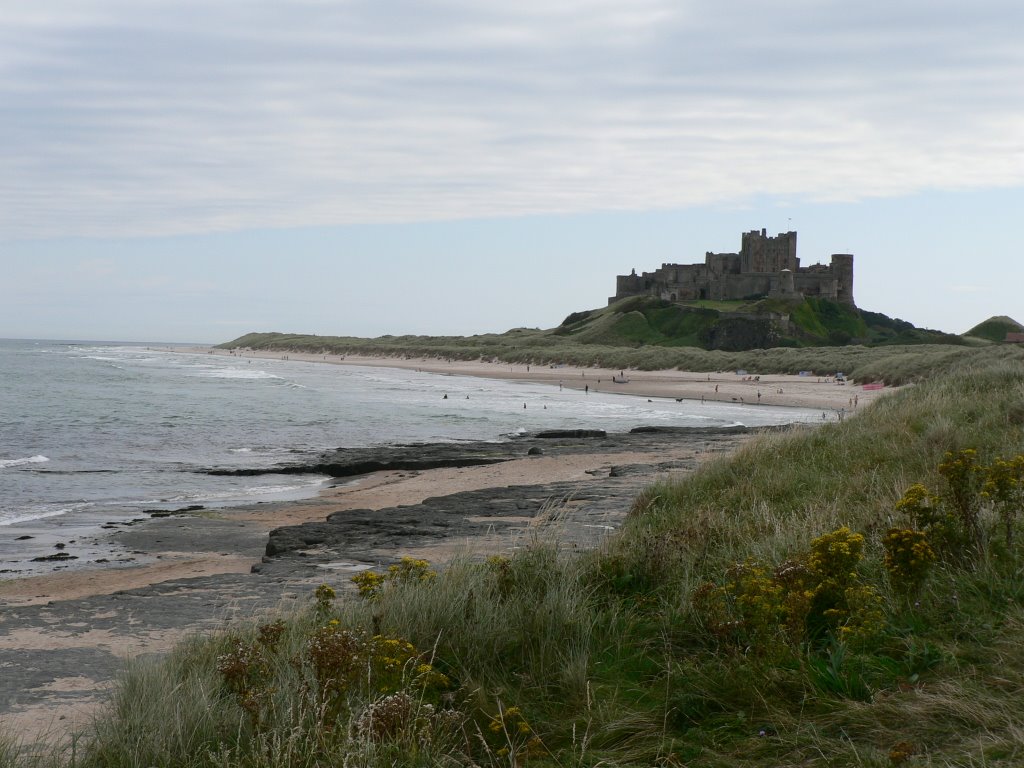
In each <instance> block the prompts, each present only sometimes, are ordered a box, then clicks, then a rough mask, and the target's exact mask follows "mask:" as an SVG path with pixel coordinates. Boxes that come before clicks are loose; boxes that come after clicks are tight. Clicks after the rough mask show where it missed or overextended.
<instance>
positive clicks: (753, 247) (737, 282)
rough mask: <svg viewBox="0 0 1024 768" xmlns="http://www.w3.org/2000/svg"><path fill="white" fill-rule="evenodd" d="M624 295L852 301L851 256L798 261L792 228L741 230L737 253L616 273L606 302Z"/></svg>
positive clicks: (844, 302) (717, 254)
mask: <svg viewBox="0 0 1024 768" xmlns="http://www.w3.org/2000/svg"><path fill="white" fill-rule="evenodd" d="M629 296H656V297H659V298H662V299H666V300H668V301H697V300H700V299H711V300H715V301H734V300H744V299H751V300H752V299H756V298H783V299H802V298H804V297H807V296H813V297H819V298H823V299H829V300H831V301H836V302H839V303H841V304H849V305H850V306H855V305H854V302H853V256H852V255H851V254H848V253H834V254H832V258H831V261H830V263H829V264H813V265H811V266H809V267H801V266H800V259H798V258H797V255H796V232H781V233H779V234H778V235H775V236H774V237H769V236H768V233H767V232H766V230H764V229H762V230H761V231H760V232H758V231H757V230H756V229H755V230H751V231H750V232H744V233H743V235H742V238H741V241H740V251H739V253H712V252H711V251H708V252H707V253H705V254H704V263H703V264H662V265H661V268H660V269H657V270H655V271H654V272H644V273H643V274H640V275H638V274H637V273H636V270H635V269H634V270H633V272H632V273H631V274H629V275H619V276H618V277H617V278H616V281H615V295H614V296H612V297H611V298H610V299H609V300H608V302H609V303H612V302H614V301H618V300H619V299H624V298H627V297H629Z"/></svg>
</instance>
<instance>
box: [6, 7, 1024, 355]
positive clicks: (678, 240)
mask: <svg viewBox="0 0 1024 768" xmlns="http://www.w3.org/2000/svg"><path fill="white" fill-rule="evenodd" d="M0 7H2V8H3V16H2V21H0V147H2V150H0V337H7V338H51V339H52V338H61V339H109V340H126V341H167V342H202V343H206V342H214V343H216V342H221V341H226V340H229V339H232V338H235V337H236V336H239V335H241V334H243V333H246V332H249V331H271V330H277V331H287V332H297V333H319V334H335V335H356V336H378V335H383V334H404V333H416V334H457V335H469V334H474V333H485V332H501V331H505V330H508V329H510V328H514V327H531V328H532V327H552V326H555V325H557V324H558V323H560V322H561V321H562V319H563V318H564V317H565V316H566V315H567V314H569V313H570V312H573V311H578V310H581V309H591V308H594V307H598V306H603V305H604V304H605V303H606V302H607V300H608V297H609V296H610V295H612V294H613V293H614V291H615V276H616V275H617V274H625V273H628V272H629V271H630V270H631V269H633V268H635V269H636V270H637V271H638V272H641V271H652V270H654V269H656V268H657V267H659V266H660V265H661V264H662V263H683V264H688V263H696V262H700V261H703V258H704V253H705V252H706V251H714V252H735V251H737V250H739V246H740V235H741V233H742V232H744V231H748V230H752V229H757V230H760V229H762V228H765V229H767V230H768V232H769V234H775V233H777V232H784V231H788V230H796V231H797V232H798V256H799V257H800V259H801V263H802V264H803V265H804V266H806V265H809V264H813V263H815V262H823V263H828V260H829V257H830V255H831V254H832V253H853V254H854V256H855V266H854V270H855V281H854V296H855V299H856V301H857V304H858V305H859V306H861V307H862V308H864V309H869V310H872V311H876V312H884V313H885V314H888V315H891V316H894V317H900V318H902V319H905V320H909V321H910V322H912V323H914V324H915V325H919V326H923V327H928V328H936V329H939V330H944V331H949V332H954V333H960V332H963V331H965V330H967V329H969V328H970V327H972V326H973V325H975V324H977V323H978V322H981V321H982V320H984V319H986V318H988V317H990V316H992V315H1009V316H1011V317H1015V318H1016V319H1017V320H1019V321H1022V322H1024V299H1022V297H1021V286H1022V285H1024V253H1022V249H1021V248H1020V247H1019V243H1020V241H1021V240H1022V239H1024V237H1022V234H1024V215H1021V214H1022V213H1024V86H1022V84H1024V46H1022V45H1021V44H1020V35H1021V33H1022V32H1024V3H1020V2H1019V0H977V1H976V2H973V3H970V4H966V3H963V2H962V1H959V0H958V2H955V3H954V2H949V1H948V0H902V1H901V2H899V3H893V2H891V0H887V2H876V1H875V0H862V1H861V2H858V3H851V2H849V1H848V0H845V1H844V2H833V0H776V1H775V2H771V3H766V2H764V1H763V0H725V1H724V2H723V1H722V0H630V1H629V2H622V0H615V1H614V2H612V1H611V0H543V2H541V1H540V0H518V2H516V3H498V2H491V1H490V0H418V1H417V2H412V1H411V0H394V1H391V0H198V1H196V0H173V2H171V1H169V0H142V1H140V0H47V2H46V3H24V2H15V0H0Z"/></svg>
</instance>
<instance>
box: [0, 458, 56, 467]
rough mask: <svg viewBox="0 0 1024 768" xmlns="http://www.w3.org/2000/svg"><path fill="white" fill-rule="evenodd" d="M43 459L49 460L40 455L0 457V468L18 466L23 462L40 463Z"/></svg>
mask: <svg viewBox="0 0 1024 768" xmlns="http://www.w3.org/2000/svg"><path fill="white" fill-rule="evenodd" d="M44 461H49V459H48V458H46V457H45V456H42V455H39V456H29V457H28V458H25V459H0V469H8V468H9V467H20V466H22V465H24V464H42V463H43V462H44Z"/></svg>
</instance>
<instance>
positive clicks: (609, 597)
mask: <svg viewBox="0 0 1024 768" xmlns="http://www.w3.org/2000/svg"><path fill="white" fill-rule="evenodd" d="M892 363H893V365H898V364H899V361H892ZM846 367H849V366H846ZM879 374H880V375H881V376H882V377H887V376H888V375H889V373H888V371H887V370H880V371H879ZM966 448H972V449H976V450H977V451H978V454H979V455H980V456H983V457H986V459H990V458H994V457H996V456H1010V455H1016V454H1020V453H1024V351H1020V350H1013V349H1008V348H1006V347H992V348H988V349H985V350H977V351H974V352H972V353H970V354H967V355H966V356H962V357H960V358H958V360H957V362H953V363H950V364H949V366H948V369H947V370H945V371H944V372H943V373H942V374H941V375H935V376H933V377H930V378H927V379H925V380H923V381H921V382H920V383H918V384H916V385H915V386H913V387H908V388H907V389H905V390H904V391H901V392H899V393H897V394H894V395H891V396H889V397H886V398H882V399H880V400H879V401H877V402H876V403H874V404H873V405H872V406H871V407H869V408H866V409H864V410H863V412H861V413H859V414H858V415H857V416H856V417H855V418H852V419H849V420H847V421H846V422H844V423H841V424H828V425H824V426H821V427H819V428H811V429H807V428H801V429H794V430H792V431H791V432H788V433H783V434H777V433H776V434H771V435H765V436H763V437H761V438H758V439H756V441H754V442H751V443H748V444H747V446H746V447H744V448H743V449H742V450H740V451H739V452H737V453H736V454H734V455H732V456H730V457H726V458H722V459H719V460H717V461H715V462H713V463H712V464H710V465H707V466H705V467H704V468H703V469H702V470H701V471H699V472H697V473H696V474H695V475H693V476H691V477H689V478H687V479H684V480H681V481H678V482H669V483H662V484H659V485H656V486H654V487H652V488H650V489H648V490H647V491H646V492H644V493H643V494H642V495H641V496H640V498H638V499H637V500H636V503H635V505H634V507H633V509H632V511H631V513H630V515H629V518H628V520H627V523H626V525H625V526H624V528H623V530H622V531H621V532H620V533H619V534H618V535H617V536H616V537H614V538H612V539H611V540H609V541H608V543H607V544H606V546H604V547H602V548H601V549H600V550H599V551H595V552H590V553H584V554H579V553H573V554H569V553H565V552H562V551H560V550H559V547H558V545H557V542H550V541H548V542H544V541H540V542H536V543H534V544H532V545H530V546H527V547H524V548H522V549H521V550H518V551H517V552H516V553H515V554H514V555H512V556H511V557H509V558H500V559H494V560H491V561H488V562H483V563H481V562H476V561H473V560H471V559H460V560H458V561H456V562H453V563H450V564H449V565H448V566H447V567H446V568H445V569H444V570H442V571H440V572H439V573H437V574H436V576H433V577H430V578H426V577H424V578H416V579H406V580H400V579H395V580H392V581H387V579H386V578H385V580H384V582H383V584H384V586H382V587H381V588H379V589H377V590H376V591H375V592H374V593H373V594H372V595H371V596H369V597H356V596H355V595H354V594H352V593H349V596H347V597H342V598H339V599H338V600H337V601H336V602H335V603H334V604H333V605H326V604H325V601H323V600H321V601H320V603H319V605H318V606H313V605H311V607H310V609H309V610H308V611H306V612H303V613H300V614H297V615H294V616H290V617H288V619H287V621H286V622H285V624H284V625H283V628H282V630H281V632H282V637H281V638H280V640H279V641H278V644H277V645H275V650H274V652H273V653H272V654H269V653H268V654H266V655H260V653H262V652H260V653H257V654H256V656H255V657H253V658H258V663H257V662H252V663H251V665H250V667H249V668H248V669H249V671H252V670H255V673H254V674H256V677H255V678H253V679H255V680H256V681H257V687H258V693H259V694H260V697H259V698H258V699H255V700H257V701H258V702H259V705H258V708H257V709H258V712H259V714H258V717H254V716H253V714H252V712H253V711H254V710H252V709H250V710H247V709H246V708H245V707H244V706H243V705H242V704H244V700H243V699H241V698H240V697H239V696H238V695H237V692H233V689H232V688H231V687H230V686H229V685H227V683H226V679H225V676H224V672H223V666H222V662H221V661H219V660H221V659H223V658H224V657H225V654H226V653H229V652H230V650H231V649H232V648H249V649H255V648H257V647H258V646H257V645H256V644H254V643H257V641H256V640H255V639H254V638H257V637H259V636H260V635H259V630H258V628H257V627H255V626H254V627H238V628H234V629H232V630H231V636H218V637H215V638H210V639H206V640H198V639H197V640H194V641H192V642H190V643H187V644H185V645H183V646H182V647H180V648H179V649H177V650H176V651H175V652H174V653H172V654H171V655H170V656H169V657H167V658H166V659H165V660H163V661H162V662H160V663H149V664H144V665H134V666H133V667H131V668H130V669H129V670H128V671H127V672H126V674H125V678H124V679H123V681H122V682H121V684H120V685H119V687H118V689H117V692H116V694H115V695H114V698H113V700H112V702H111V706H110V707H109V708H108V709H107V710H106V711H105V712H104V713H103V714H102V715H101V716H100V717H99V718H98V719H97V721H96V724H95V726H94V727H93V728H91V729H89V730H88V731H87V732H86V733H83V734H81V735H80V738H79V740H78V742H77V745H78V748H77V751H76V756H75V761H74V764H75V765H77V766H95V767H96V768H99V767H100V766H104V767H106V766H117V767H120V766H124V767H125V768H128V767H129V766H131V767H134V766H139V767H140V768H141V767H142V766H148V765H160V766H190V767H191V766H197V767H198V766H211V767H212V766H223V767H224V768H236V767H237V768H242V767H243V766H245V767H249V766H254V767H255V766H260V767H262V766H271V765H288V766H292V765H297V766H314V765H317V766H319V765H360V766H371V767H372V766H427V765H452V766H456V765H466V766H469V765H477V766H499V765H500V766H512V765H531V766H598V765H601V766H609V767H610V766H681V765H689V766H741V767H744V766H760V765H773V766H796V765H800V766H832V765H859V766H879V767H881V766H889V765H899V764H906V765H910V766H961V765H977V766H1012V765H1020V764H1022V763H1024V741H1022V739H1024V716H1022V715H1021V712H1020V707H1019V697H1020V692H1021V690H1024V607H1022V606H1024V553H1022V552H1021V551H1019V547H1020V544H1019V543H1018V544H1017V547H1018V549H1011V548H1006V547H1000V546H995V545H993V546H992V547H990V548H987V549H986V550H985V551H983V552H979V553H977V556H975V557H973V558H971V559H970V560H969V561H964V562H958V563H947V564H944V565H942V566H941V567H940V566H936V567H935V569H934V572H933V573H932V575H931V576H930V577H929V579H928V580H927V581H926V582H925V583H924V585H923V587H921V588H920V590H919V591H918V592H917V593H916V594H914V595H908V594H905V593H901V592H900V591H899V590H897V589H896V588H895V587H894V586H893V585H892V584H890V583H889V581H888V579H887V577H886V570H885V567H884V566H883V561H882V547H881V543H880V540H881V537H882V535H883V534H884V532H885V531H886V529H888V528H889V527H890V526H892V525H893V524H896V523H901V521H899V520H898V519H897V517H898V516H897V513H896V512H895V509H894V507H895V502H896V501H897V500H898V499H899V498H900V497H901V495H902V494H903V492H904V491H905V490H906V488H907V487H908V486H909V485H910V484H912V483H917V482H920V483H924V484H925V485H927V486H929V487H930V488H934V489H939V488H940V487H941V482H942V480H941V478H940V477H939V475H938V473H937V466H938V464H939V463H940V462H941V461H942V460H943V457H944V456H945V454H946V452H947V451H953V452H955V451H959V450H962V449H966ZM990 522H992V521H988V520H986V523H990ZM1017 525H1018V526H1020V525H1021V521H1020V520H1018V521H1017ZM841 526H847V527H848V528H849V529H851V531H853V532H856V533H859V534H862V535H863V536H864V553H865V557H864V560H863V561H862V562H861V563H860V565H859V566H858V567H857V573H856V574H853V575H844V574H840V575H839V576H840V577H841V578H854V579H855V582H856V583H857V584H863V585H866V592H865V594H867V595H868V596H869V597H870V596H873V597H872V599H874V600H877V605H878V606H880V609H879V610H880V611H881V614H880V615H881V617H882V621H881V624H880V625H879V627H878V628H876V633H875V634H873V635H871V638H870V640H864V641H863V643H862V644H861V645H855V644H854V643H853V642H852V641H851V642H850V643H847V642H846V641H844V640H842V639H840V638H839V637H837V636H834V635H821V636H808V637H805V638H804V639H803V640H801V641H800V642H793V643H790V644H775V645H771V644H766V645H765V646H764V647H760V646H759V645H758V643H759V640H758V639H757V638H758V635H756V634H751V635H748V637H747V639H745V640H744V641H743V642H741V643H737V642H736V641H735V639H734V635H733V634H732V628H730V626H729V625H727V624H723V625H720V626H719V627H717V630H716V627H714V626H712V623H711V622H710V621H709V618H708V615H706V614H703V613H702V612H701V610H700V608H699V604H698V602H697V598H696V597H695V595H697V594H698V593H699V591H700V589H709V588H712V589H719V590H722V589H724V588H723V587H721V586H717V587H716V586H715V585H722V584H724V583H726V574H728V573H730V572H735V569H736V568H737V567H738V564H742V565H741V566H740V567H741V568H747V569H748V571H749V572H750V573H754V572H755V571H753V570H750V569H753V568H756V567H760V566H756V565H755V564H761V566H764V567H765V568H768V569H770V568H771V567H773V566H774V565H777V564H780V563H786V562H789V563H798V564H799V563H800V562H803V563H804V564H806V562H807V558H806V555H807V552H808V549H809V547H811V546H812V542H814V541H815V540H816V539H817V538H818V537H821V536H822V535H823V534H827V533H829V532H830V531H834V530H836V529H837V528H840V527H841ZM993 530H994V531H995V530H997V529H996V528H993ZM1014 540H1015V541H1016V542H1020V541H1022V540H1024V535H1017V536H1016V537H1015V539H1014ZM993 541H995V539H994V538H993ZM709 585H710V586H709ZM718 594H727V592H721V591H720V592H719V593H718ZM765 594H766V595H768V596H769V597H770V596H771V595H770V594H769V593H767V592H766V593H765ZM751 595H753V597H754V598H757V599H760V598H759V597H758V595H757V594H755V593H749V594H748V595H746V596H745V597H744V598H743V599H747V598H750V597H751ZM311 602H312V601H311ZM341 628H344V629H345V630H348V631H351V632H353V633H355V634H354V635H353V636H360V637H363V636H366V637H368V636H371V635H378V636H381V637H384V638H401V639H402V640H403V641H408V642H409V643H411V644H412V645H413V646H415V648H416V650H417V654H418V656H417V662H416V663H417V664H426V665H428V667H429V670H430V674H434V673H435V672H436V673H443V675H444V676H445V678H446V680H447V683H446V686H441V687H439V688H437V689H430V690H429V691H428V689H426V688H423V687H419V688H417V687H416V686H415V685H414V684H412V683H411V682H410V681H411V679H412V678H411V677H407V676H403V678H402V681H400V682H398V683H394V682H392V683H389V685H391V688H388V689H387V690H385V691H382V690H379V688H376V687H374V686H373V685H370V686H365V685H362V684H358V683H357V680H356V678H353V681H352V682H351V683H350V688H349V689H347V692H346V693H345V696H344V698H343V701H342V703H341V704H339V703H338V702H337V701H335V702H334V703H333V704H332V703H330V702H328V701H327V700H326V699H323V698H322V697H321V698H318V697H317V696H316V695H314V694H315V691H316V689H317V685H318V684H321V683H322V681H321V683H318V682H317V678H316V677H315V676H314V675H311V673H310V668H309V663H308V658H309V656H308V654H309V648H310V642H311V638H313V637H315V636H316V635H317V633H320V634H321V636H323V635H324V633H326V634H327V635H328V636H331V633H333V632H337V631H341ZM754 629H757V627H754ZM718 630H721V631H718ZM360 632H364V633H365V635H360V634H359V633H360ZM750 638H753V639H750ZM247 658H248V657H247ZM218 665H221V666H220V667H219V666H218ZM367 674H369V673H368V672H367ZM410 674H411V673H410ZM247 679H248V678H247ZM367 680H368V681H371V682H372V680H371V678H369V677H367ZM395 685H398V686H399V687H400V688H401V690H400V691H398V693H397V694H396V693H395V691H396V690H397V689H395ZM402 686H404V687H402ZM396 695H397V696H398V698H388V697H389V696H390V697H394V696H396ZM403 696H404V697H405V698H402V697H403ZM396 701H397V702H399V703H400V704H401V707H399V709H400V710H401V712H402V713H403V714H402V715H401V718H399V720H397V721H394V722H393V727H391V726H389V727H388V728H382V727H377V728H376V730H375V729H374V727H372V717H371V715H373V713H378V714H377V715H376V716H377V717H378V718H380V717H383V715H381V714H379V713H382V712H384V711H385V710H386V707H387V706H391V705H394V704H395V702H396ZM402 707H404V709H402ZM439 712H443V713H445V714H444V716H443V717H441V715H439V714H438V713H439ZM368 718H369V719H368ZM402 718H404V719H402ZM438 718H441V719H438ZM442 720H443V721H444V723H447V725H443V726H442V725H439V723H441V721H442ZM378 722H379V721H378ZM388 722H392V721H388ZM367 723H370V724H371V725H370V727H368V726H367ZM394 723H397V724H394ZM3 744H4V742H0V761H3V760H4V759H5V757H4V756H5V755H10V754H11V752H10V750H7V751H6V752H5V749H6V748H5V747H4V746H3ZM62 754H63V756H62V757H58V758H49V762H47V763H45V764H47V765H53V764H62V765H71V764H72V762H71V760H70V759H69V757H68V751H67V750H66V749H65V750H64V752H63V753H62ZM6 759H7V760H8V764H11V765H28V763H27V762H24V761H21V762H19V760H20V758H18V757H16V756H11V757H8V758H6ZM12 761H13V762H12ZM2 764H4V763H2V762H0V765H2Z"/></svg>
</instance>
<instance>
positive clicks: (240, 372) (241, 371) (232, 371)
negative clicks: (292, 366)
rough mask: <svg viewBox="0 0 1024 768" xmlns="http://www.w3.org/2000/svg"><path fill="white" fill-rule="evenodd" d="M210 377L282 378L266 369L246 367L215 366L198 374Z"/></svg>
mask: <svg viewBox="0 0 1024 768" xmlns="http://www.w3.org/2000/svg"><path fill="white" fill-rule="evenodd" d="M198 375H199V376H202V377H204V378H208V379H281V378H282V377H281V376H276V375H274V374H273V373H267V372H266V371H250V370H248V369H245V368H215V369H214V370H212V371H202V372H201V373H199V374H198Z"/></svg>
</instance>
